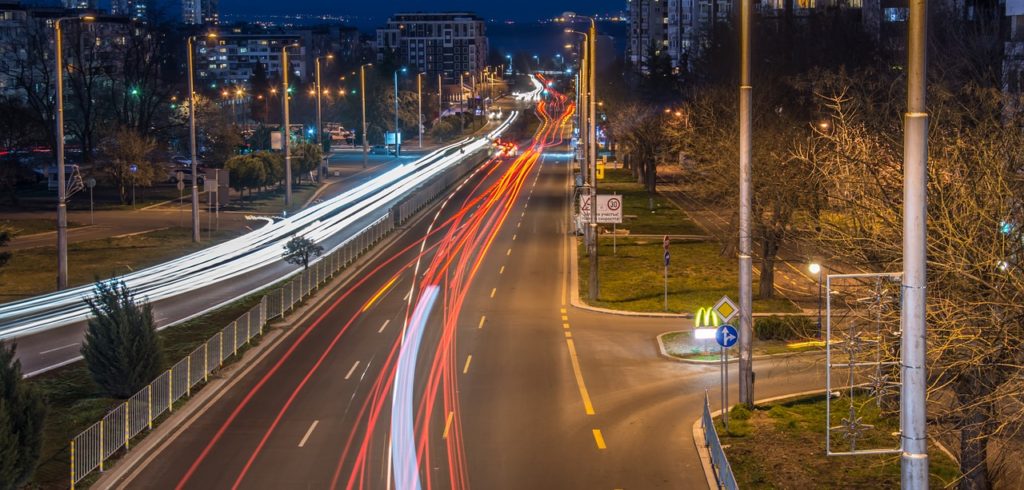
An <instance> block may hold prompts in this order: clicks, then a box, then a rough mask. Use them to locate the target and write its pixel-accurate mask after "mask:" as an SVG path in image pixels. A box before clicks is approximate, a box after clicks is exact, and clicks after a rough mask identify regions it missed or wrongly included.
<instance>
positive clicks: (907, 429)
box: [900, 0, 928, 490]
mask: <svg viewBox="0 0 1024 490" xmlns="http://www.w3.org/2000/svg"><path fill="white" fill-rule="evenodd" d="M909 3H910V17H909V22H908V24H907V25H908V29H909V31H908V39H907V55H908V60H907V113H906V114H905V115H904V125H905V126H904V134H903V138H904V139H903V286H902V289H903V291H902V294H903V315H902V317H903V318H902V319H903V334H902V343H903V348H902V349H901V351H902V354H901V355H902V370H903V373H902V377H903V384H902V385H901V386H900V428H901V430H900V437H901V439H902V440H901V441H900V446H901V448H902V449H903V452H902V454H901V455H900V475H901V478H900V480H901V483H902V488H904V489H907V490H924V489H926V488H928V433H927V425H926V418H925V417H926V407H925V403H926V399H927V398H926V393H927V389H928V384H927V383H928V378H927V373H926V372H925V367H926V366H925V360H926V355H927V350H926V347H927V346H926V345H925V334H926V329H925V307H926V305H927V291H926V289H925V288H926V286H927V244H926V240H927V231H928V228H927V226H928V221H927V220H928V204H927V199H926V198H927V186H928V108H927V107H926V105H925V90H926V88H927V80H926V78H925V70H926V66H927V37H928V20H927V19H928V0H910V2H909Z"/></svg>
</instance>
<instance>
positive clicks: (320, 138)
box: [316, 56, 324, 182]
mask: <svg viewBox="0 0 1024 490" xmlns="http://www.w3.org/2000/svg"><path fill="white" fill-rule="evenodd" d="M322 95H323V90H322V89H321V88H320V57H319V56H317V58H316V144H317V146H319V147H320V150H321V151H322V150H323V149H324V129H323V124H324V120H323V115H322V112H320V104H321V99H322ZM323 169H324V162H323V160H321V161H320V163H319V165H317V169H316V175H317V178H318V179H319V181H320V182H323V180H324V174H323Z"/></svg>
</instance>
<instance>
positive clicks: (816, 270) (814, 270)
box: [807, 262, 822, 339]
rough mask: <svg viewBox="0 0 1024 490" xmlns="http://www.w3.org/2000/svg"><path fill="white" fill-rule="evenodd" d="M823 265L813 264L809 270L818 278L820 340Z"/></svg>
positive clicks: (819, 329)
mask: <svg viewBox="0 0 1024 490" xmlns="http://www.w3.org/2000/svg"><path fill="white" fill-rule="evenodd" d="M821 267H822V266H821V264H819V263H817V262H811V263H810V264H809V265H808V266H807V270H809V271H810V272H811V274H814V275H816V276H817V277H818V338H819V339H820V338H821Z"/></svg>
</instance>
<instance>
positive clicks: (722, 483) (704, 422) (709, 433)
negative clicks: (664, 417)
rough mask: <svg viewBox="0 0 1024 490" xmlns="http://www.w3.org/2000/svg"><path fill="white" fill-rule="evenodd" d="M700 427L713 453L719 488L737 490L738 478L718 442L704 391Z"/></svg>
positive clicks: (712, 459) (712, 457) (707, 445)
mask: <svg viewBox="0 0 1024 490" xmlns="http://www.w3.org/2000/svg"><path fill="white" fill-rule="evenodd" d="M700 426H701V428H702V429H704V447H706V448H708V451H709V452H710V453H711V466H712V469H713V470H714V472H715V480H716V481H717V482H718V488H725V489H728V490H736V489H738V488H739V487H738V486H737V485H736V477H735V476H733V474H732V467H731V466H729V460H727V459H725V451H723V450H722V442H721V441H719V440H718V431H717V430H715V420H714V419H713V418H711V402H710V401H708V392H707V390H704V414H703V415H702V416H701V419H700Z"/></svg>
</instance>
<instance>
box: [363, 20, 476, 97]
mask: <svg viewBox="0 0 1024 490" xmlns="http://www.w3.org/2000/svg"><path fill="white" fill-rule="evenodd" d="M488 49H489V48H488V41H487V32H486V26H485V23H484V20H483V19H482V18H480V17H478V16H477V15H475V14H472V13H468V12H447V13H399V14H395V15H393V16H392V17H391V18H390V19H388V22H387V25H386V26H385V27H383V28H380V29H377V60H378V61H383V60H384V59H385V57H386V56H389V55H391V54H392V53H393V54H394V55H396V56H397V57H398V60H399V63H401V64H402V65H404V66H407V67H408V68H409V69H410V70H411V71H413V72H425V73H427V74H428V75H430V76H434V77H436V76H437V75H438V74H440V75H442V76H443V77H444V78H445V80H447V81H453V80H458V78H459V74H460V73H463V74H464V73H466V72H469V73H470V74H477V75H479V73H480V72H482V71H483V68H484V65H485V64H486V63H487V52H488Z"/></svg>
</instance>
